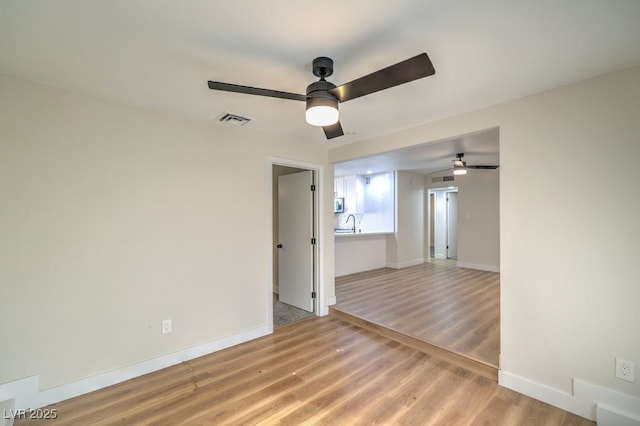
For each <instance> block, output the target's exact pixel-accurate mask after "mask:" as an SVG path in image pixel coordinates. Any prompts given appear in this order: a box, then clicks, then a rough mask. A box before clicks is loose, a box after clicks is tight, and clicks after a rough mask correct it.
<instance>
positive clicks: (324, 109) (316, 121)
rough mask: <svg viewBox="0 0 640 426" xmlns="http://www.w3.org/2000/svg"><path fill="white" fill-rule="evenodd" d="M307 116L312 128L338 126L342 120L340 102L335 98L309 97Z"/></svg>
mask: <svg viewBox="0 0 640 426" xmlns="http://www.w3.org/2000/svg"><path fill="white" fill-rule="evenodd" d="M305 116H306V119H307V123H309V124H311V125H312V126H321V127H324V126H331V125H332V124H336V123H337V122H338V119H339V118H340V113H339V112H338V100H337V99H336V98H334V97H324V96H317V97H308V98H307V112H306V114H305Z"/></svg>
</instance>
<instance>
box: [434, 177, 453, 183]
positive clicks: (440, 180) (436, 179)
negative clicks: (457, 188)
mask: <svg viewBox="0 0 640 426" xmlns="http://www.w3.org/2000/svg"><path fill="white" fill-rule="evenodd" d="M452 180H454V177H453V176H437V177H434V178H431V182H451V181H452Z"/></svg>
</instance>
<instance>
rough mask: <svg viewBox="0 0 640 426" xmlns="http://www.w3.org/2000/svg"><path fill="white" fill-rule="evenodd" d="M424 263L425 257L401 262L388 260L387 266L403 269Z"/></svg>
mask: <svg viewBox="0 0 640 426" xmlns="http://www.w3.org/2000/svg"><path fill="white" fill-rule="evenodd" d="M423 263H424V259H422V258H420V259H414V260H408V261H406V262H400V263H389V262H387V264H386V265H385V266H386V267H387V268H392V269H402V268H408V267H409V266H416V265H422V264H423Z"/></svg>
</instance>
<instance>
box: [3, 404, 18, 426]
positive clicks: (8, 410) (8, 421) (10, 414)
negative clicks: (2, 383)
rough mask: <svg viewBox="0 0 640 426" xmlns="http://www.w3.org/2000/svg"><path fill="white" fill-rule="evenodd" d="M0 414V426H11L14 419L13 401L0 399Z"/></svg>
mask: <svg viewBox="0 0 640 426" xmlns="http://www.w3.org/2000/svg"><path fill="white" fill-rule="evenodd" d="M0 412H2V416H0V426H13V419H14V417H15V414H14V413H15V412H16V411H15V407H14V400H13V399H9V400H6V401H5V400H2V399H0Z"/></svg>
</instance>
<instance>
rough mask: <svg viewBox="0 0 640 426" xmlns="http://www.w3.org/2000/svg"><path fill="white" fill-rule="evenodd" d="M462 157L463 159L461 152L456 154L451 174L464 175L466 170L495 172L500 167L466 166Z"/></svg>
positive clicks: (490, 165) (494, 165)
mask: <svg viewBox="0 0 640 426" xmlns="http://www.w3.org/2000/svg"><path fill="white" fill-rule="evenodd" d="M463 157H464V153H463V152H459V153H457V154H456V159H455V160H453V174H454V175H466V174H467V170H468V169H480V170H495V169H497V168H498V167H500V166H499V165H497V164H487V165H482V164H476V165H469V164H467V162H466V161H462V158H463Z"/></svg>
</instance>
